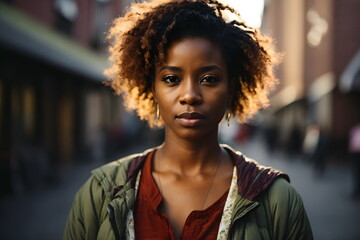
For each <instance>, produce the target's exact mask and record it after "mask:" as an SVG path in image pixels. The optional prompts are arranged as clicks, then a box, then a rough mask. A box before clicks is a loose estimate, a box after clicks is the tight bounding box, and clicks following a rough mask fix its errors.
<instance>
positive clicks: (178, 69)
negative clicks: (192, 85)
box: [159, 65, 222, 72]
mask: <svg viewBox="0 0 360 240" xmlns="http://www.w3.org/2000/svg"><path fill="white" fill-rule="evenodd" d="M165 69H167V70H171V71H176V72H181V71H182V69H181V68H179V67H174V66H163V67H161V68H160V70H159V72H161V71H162V70H165ZM212 70H218V71H220V72H222V69H221V68H219V67H218V66H216V65H210V66H204V67H200V68H199V69H198V70H197V71H199V72H208V71H212Z"/></svg>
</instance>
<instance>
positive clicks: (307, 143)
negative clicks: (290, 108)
mask: <svg viewBox="0 0 360 240" xmlns="http://www.w3.org/2000/svg"><path fill="white" fill-rule="evenodd" d="M329 146H330V144H329V137H328V135H327V134H326V132H325V130H324V129H323V128H322V127H321V126H320V125H319V124H312V125H310V126H309V127H308V128H307V130H306V133H305V137H304V143H303V152H304V155H305V158H306V159H307V160H308V161H310V163H311V164H313V166H314V170H315V174H316V176H322V175H323V174H324V172H325V169H326V160H327V157H328V154H329Z"/></svg>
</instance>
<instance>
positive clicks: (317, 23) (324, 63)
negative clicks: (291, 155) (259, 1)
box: [263, 0, 360, 161]
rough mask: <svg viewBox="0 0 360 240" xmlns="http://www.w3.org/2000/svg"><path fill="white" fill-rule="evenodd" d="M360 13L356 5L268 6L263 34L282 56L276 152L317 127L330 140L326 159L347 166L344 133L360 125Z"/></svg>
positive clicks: (278, 0)
mask: <svg viewBox="0 0 360 240" xmlns="http://www.w3.org/2000/svg"><path fill="white" fill-rule="evenodd" d="M359 11H360V1H357V0H344V1H339V0H305V1H297V0H268V1H266V6H265V11H264V19H263V30H264V31H265V32H266V33H267V34H269V35H270V36H272V37H273V38H274V39H276V45H277V48H278V50H280V51H282V52H284V61H283V63H282V64H281V66H280V67H279V69H278V76H279V78H280V81H281V83H280V86H279V89H278V90H277V92H275V93H274V95H273V96H272V106H273V107H272V108H271V110H272V111H273V112H274V113H275V116H276V119H277V122H278V127H279V129H280V134H279V145H280V146H284V145H286V143H288V142H292V141H293V137H294V136H293V134H292V133H294V132H296V129H298V130H299V131H298V132H299V133H300V134H297V135H296V136H297V137H299V138H300V139H302V137H303V136H304V135H305V133H306V128H307V127H308V126H309V125H312V124H316V125H318V126H319V127H320V128H321V129H322V131H323V132H324V133H325V134H326V135H327V136H329V138H330V142H331V145H329V146H328V148H329V149H331V152H330V153H331V155H330V156H332V157H334V159H335V160H338V161H346V157H345V155H344V154H346V151H347V148H346V146H347V138H348V132H349V130H350V129H351V127H352V126H353V125H354V124H355V123H356V122H357V121H360V98H359V95H360V79H359V71H360V70H359V69H360V59H359V58H360V57H359V55H360V54H359V49H360V32H359V31H357V29H358V28H359V24H360V15H359V14H358V13H359ZM280 126H281V127H280ZM294 129H295V130H294ZM295 142H296V141H295ZM297 142H299V143H301V141H297ZM300 148H301V146H298V149H300Z"/></svg>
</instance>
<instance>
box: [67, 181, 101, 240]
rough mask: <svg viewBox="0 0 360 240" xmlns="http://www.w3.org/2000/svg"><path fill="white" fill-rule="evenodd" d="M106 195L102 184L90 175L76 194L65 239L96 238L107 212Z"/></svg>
mask: <svg viewBox="0 0 360 240" xmlns="http://www.w3.org/2000/svg"><path fill="white" fill-rule="evenodd" d="M104 196H105V194H104V191H103V190H102V188H101V186H100V184H99V183H98V182H97V180H96V179H95V178H94V177H90V178H89V180H88V181H87V182H86V183H85V184H84V185H83V186H82V187H81V188H80V189H79V191H78V192H77V193H76V195H75V198H74V201H73V204H72V207H71V210H70V213H69V216H68V219H67V222H66V225H65V230H64V234H63V239H64V240H75V239H76V240H79V239H96V237H97V235H98V230H99V226H100V222H101V219H103V218H104V214H106V204H104ZM104 207H105V209H104ZM104 210H105V211H104Z"/></svg>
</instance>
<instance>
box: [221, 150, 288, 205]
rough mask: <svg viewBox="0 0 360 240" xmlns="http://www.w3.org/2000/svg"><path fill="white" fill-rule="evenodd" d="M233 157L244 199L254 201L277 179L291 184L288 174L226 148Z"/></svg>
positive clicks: (239, 189)
mask: <svg viewBox="0 0 360 240" xmlns="http://www.w3.org/2000/svg"><path fill="white" fill-rule="evenodd" d="M224 147H225V149H227V151H228V152H229V154H230V155H231V158H232V159H233V161H234V164H235V167H236V170H237V181H238V193H239V195H241V196H242V197H243V198H246V199H248V200H253V199H254V198H256V197H257V196H258V195H259V194H261V193H263V192H264V191H266V190H267V189H268V188H269V187H270V186H271V185H272V184H273V182H274V181H275V180H276V179H277V178H283V179H284V180H286V181H289V182H290V179H289V177H288V175H287V174H285V173H283V172H281V171H278V170H276V169H274V168H271V167H267V166H263V165H261V164H259V163H258V162H256V161H255V160H253V159H251V158H248V157H246V156H245V155H243V154H242V153H241V152H239V151H235V150H234V149H232V148H230V147H229V146H224Z"/></svg>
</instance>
